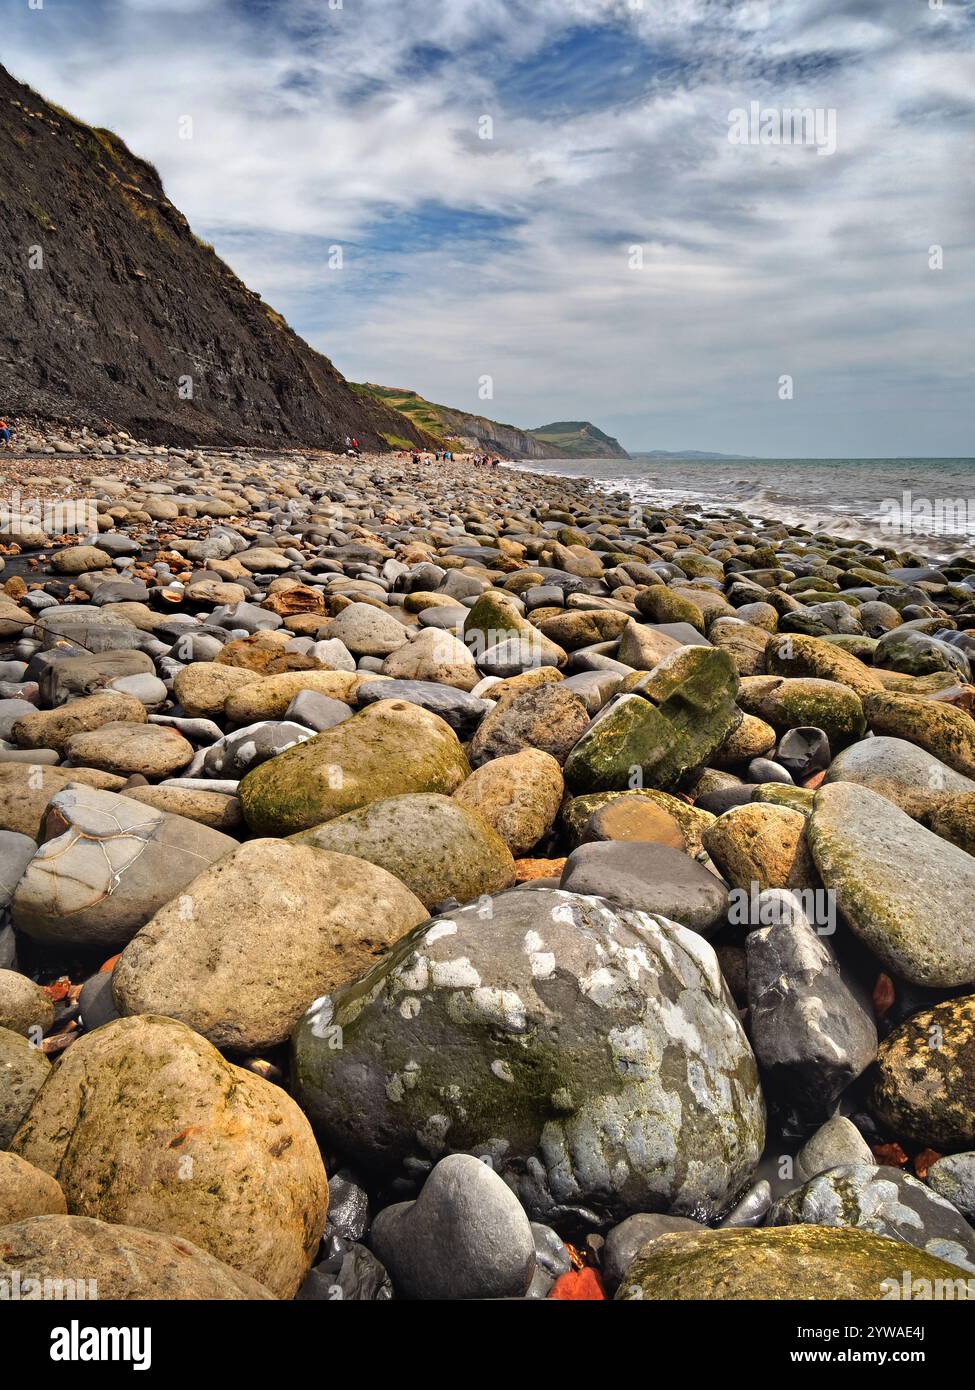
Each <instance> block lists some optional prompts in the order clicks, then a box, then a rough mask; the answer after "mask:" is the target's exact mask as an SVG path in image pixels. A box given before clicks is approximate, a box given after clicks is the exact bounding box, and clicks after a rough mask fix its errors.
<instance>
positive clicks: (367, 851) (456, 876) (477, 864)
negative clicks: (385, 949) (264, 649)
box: [293, 760, 554, 907]
mask: <svg viewBox="0 0 975 1390" xmlns="http://www.w3.org/2000/svg"><path fill="white" fill-rule="evenodd" d="M553 761H554V760H553ZM487 766H488V767H490V766H491V764H490V763H488V764H487ZM464 785H466V784H464ZM293 843H299V844H305V845H314V846H315V847H316V848H318V849H327V850H333V851H335V852H336V853H337V854H342V855H353V856H355V857H356V858H359V859H365V860H368V861H369V863H371V864H378V865H379V866H380V867H381V868H383V869H385V870H386V871H387V872H388V873H391V874H394V875H395V876H396V877H397V878H398V879H399V880H400V881H401V882H402V883H405V884H406V886H407V888H409V890H410V892H411V893H415V894H416V896H417V897H418V898H419V899H420V901H421V902H422V903H424V904H425V905H426V906H427V907H433V905H434V903H441V902H444V901H445V900H446V899H447V898H456V899H457V901H458V902H462V903H466V902H470V901H471V899H472V898H477V897H480V896H481V895H482V894H483V893H498V892H500V891H501V889H502V888H508V887H510V886H511V884H512V883H514V881H515V863H514V859H513V858H512V856H511V851H510V850H509V848H508V846H507V845H506V844H505V842H504V841H503V840H502V839H501V837H500V835H498V833H497V831H495V830H493V829H492V828H491V826H490V825H488V823H487V821H485V820H484V819H483V818H482V817H481V816H479V815H478V814H477V812H476V811H473V810H471V809H470V808H469V807H467V806H465V805H463V804H462V803H461V802H460V801H458V800H456V798H454V797H449V796H438V795H436V794H435V793H432V792H414V793H411V794H407V795H405V796H392V797H389V798H388V800H385V801H373V802H371V803H370V804H369V805H368V806H362V807H360V808H359V809H358V810H357V811H347V812H346V813H345V815H342V816H336V817H335V818H334V819H333V820H330V821H326V822H325V824H324V825H316V826H313V827H312V829H311V830H302V831H300V832H299V833H298V835H296V836H295V837H294V840H293Z"/></svg>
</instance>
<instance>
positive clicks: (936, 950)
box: [807, 782, 975, 988]
mask: <svg viewBox="0 0 975 1390" xmlns="http://www.w3.org/2000/svg"><path fill="white" fill-rule="evenodd" d="M807 834H808V841H809V846H810V849H811V850H812V854H813V858H814V859H815V861H816V867H817V868H818V870H819V873H820V876H821V878H822V881H823V883H824V885H825V886H826V888H827V889H830V890H831V891H832V892H833V893H834V894H835V897H836V905H837V907H838V908H839V911H840V912H841V913H842V914H843V916H844V917H845V919H846V921H847V922H848V923H849V925H850V927H851V928H852V929H853V931H854V932H855V933H856V935H857V936H858V937H860V939H861V940H862V941H863V942H864V943H865V944H866V945H867V946H868V947H869V948H870V950H872V951H873V953H874V954H875V955H876V956H877V957H878V959H879V960H881V961H882V962H883V964H884V965H885V966H886V967H887V968H888V969H889V970H892V971H893V972H894V973H895V974H897V975H900V976H901V978H902V979H905V980H908V981H910V982H911V983H912V984H917V985H931V986H934V987H941V988H948V987H951V986H954V985H965V984H969V983H971V982H973V981H975V919H973V917H972V911H971V905H972V903H973V902H975V859H973V858H972V856H971V855H970V854H965V853H964V851H963V850H960V849H957V848H956V847H955V846H954V845H952V844H949V843H948V842H947V840H942V839H941V838H940V837H939V836H937V835H935V834H933V833H932V832H931V831H930V830H926V829H925V828H924V827H923V826H921V825H918V823H917V821H915V820H912V819H911V817H910V816H908V815H906V814H905V812H903V811H901V810H900V809H899V808H898V807H897V806H895V805H894V804H893V802H891V801H888V800H887V799H886V797H883V796H880V795H878V793H877V792H873V791H868V790H867V788H865V787H858V786H855V785H853V784H852V783H849V782H833V783H831V784H830V785H829V786H824V787H822V788H821V789H820V791H819V792H818V793H817V795H816V803H815V809H814V810H813V814H812V817H811V818H810V821H809V826H808V831H807Z"/></svg>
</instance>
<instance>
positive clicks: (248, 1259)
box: [10, 1017, 328, 1298]
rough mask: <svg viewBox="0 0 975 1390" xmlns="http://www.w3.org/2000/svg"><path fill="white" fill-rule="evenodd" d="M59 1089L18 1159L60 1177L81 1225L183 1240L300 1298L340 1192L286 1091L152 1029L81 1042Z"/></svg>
mask: <svg viewBox="0 0 975 1390" xmlns="http://www.w3.org/2000/svg"><path fill="white" fill-rule="evenodd" d="M50 1080H51V1083H52V1084H50V1085H48V1086H45V1087H44V1089H43V1091H42V1093H41V1094H40V1095H39V1096H38V1097H37V1098H36V1100H35V1101H34V1104H33V1106H32V1107H31V1110H30V1113H29V1115H28V1116H27V1118H26V1119H25V1121H24V1123H23V1124H22V1125H21V1127H20V1129H19V1130H18V1131H17V1134H16V1136H15V1137H14V1140H13V1142H12V1143H11V1145H10V1148H11V1150H12V1151H13V1152H14V1153H16V1154H19V1155H20V1157H21V1158H24V1159H26V1160H27V1162H28V1163H33V1164H35V1166H36V1167H38V1168H42V1169H43V1170H44V1171H45V1172H47V1173H52V1174H54V1173H56V1174H57V1177H58V1181H59V1182H60V1184H61V1187H62V1189H63V1191H64V1195H65V1198H66V1200H67V1204H68V1211H69V1212H70V1213H71V1214H72V1215H73V1216H91V1217H94V1218H95V1219H96V1220H99V1221H109V1222H111V1223H112V1224H113V1226H133V1225H138V1226H139V1228H140V1229H143V1230H147V1231H157V1232H161V1233H163V1234H165V1235H169V1236H178V1237H181V1238H183V1239H184V1240H188V1241H192V1242H193V1243H194V1244H196V1245H199V1246H200V1247H201V1248H202V1249H203V1250H205V1251H208V1252H209V1253H210V1254H211V1255H213V1256H215V1257H216V1258H217V1259H219V1260H223V1261H224V1262H225V1263H226V1264H229V1265H230V1266H231V1268H233V1269H235V1270H238V1271H239V1272H241V1273H243V1274H247V1275H250V1276H251V1278H252V1279H259V1281H260V1282H261V1283H263V1284H265V1285H266V1286H267V1287H268V1288H269V1289H270V1290H271V1292H272V1293H275V1294H277V1295H278V1296H279V1297H281V1298H291V1297H292V1296H293V1295H294V1294H295V1293H296V1292H297V1290H298V1288H299V1287H300V1285H301V1282H302V1280H303V1279H304V1277H305V1274H306V1273H307V1271H308V1267H309V1265H310V1264H311V1260H312V1256H313V1255H314V1254H315V1252H316V1250H317V1249H318V1243H319V1240H320V1237H321V1232H322V1229H323V1227H324V1224H325V1213H326V1210H327V1207H328V1184H327V1182H326V1179H325V1169H324V1167H323V1166H322V1160H321V1155H320V1154H319V1151H318V1146H317V1145H316V1143H315V1140H314V1136H313V1135H312V1132H311V1130H310V1128H309V1126H308V1122H307V1121H306V1119H305V1117H304V1115H302V1113H301V1111H300V1110H299V1109H298V1107H297V1106H296V1105H295V1103H294V1101H293V1100H291V1098H290V1097H289V1096H288V1095H287V1094H286V1093H285V1092H284V1091H283V1090H282V1089H281V1088H280V1087H279V1086H274V1085H272V1084H271V1083H270V1082H269V1081H265V1080H263V1078H261V1077H259V1076H256V1075H255V1074H254V1073H253V1072H250V1071H244V1070H243V1069H242V1068H240V1067H235V1066H233V1065H232V1064H231V1063H230V1062H227V1061H225V1060H224V1058H223V1057H221V1056H220V1053H219V1052H218V1051H217V1050H216V1048H215V1047H212V1046H211V1045H210V1043H208V1042H207V1041H206V1039H205V1038H201V1037H200V1036H199V1034H198V1033H194V1032H193V1031H192V1030H191V1029H189V1028H187V1027H185V1025H184V1024H182V1023H177V1022H175V1021H174V1020H173V1019H168V1018H153V1017H141V1018H123V1019H119V1020H118V1022H116V1023H108V1024H106V1025H105V1027H104V1028H99V1029H98V1031H97V1032H95V1033H89V1034H86V1035H85V1036H84V1037H82V1038H79V1039H78V1041H77V1042H76V1043H73V1044H72V1046H71V1047H70V1048H69V1049H68V1050H67V1051H66V1052H64V1053H63V1054H62V1056H61V1059H60V1061H59V1063H58V1066H57V1069H56V1071H54V1072H53V1073H52V1075H51V1078H50ZM157 1292H158V1290H157Z"/></svg>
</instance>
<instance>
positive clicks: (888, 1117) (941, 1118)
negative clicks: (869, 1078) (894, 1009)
mask: <svg viewBox="0 0 975 1390" xmlns="http://www.w3.org/2000/svg"><path fill="white" fill-rule="evenodd" d="M870 1105H871V1109H872V1110H873V1112H874V1114H875V1115H876V1116H877V1117H878V1119H880V1120H881V1121H882V1123H884V1124H885V1125H889V1126H890V1127H891V1129H892V1130H893V1132H894V1133H895V1134H898V1135H904V1136H905V1137H906V1138H908V1139H911V1140H913V1141H914V1142H915V1143H917V1144H924V1145H926V1146H927V1147H930V1148H933V1149H937V1150H938V1151H939V1152H941V1153H944V1152H952V1151H954V1150H957V1149H970V1148H972V1147H975V995H971V994H969V995H965V996H963V997H962V998H959V999H945V1000H943V1001H942V1002H941V1003H940V1004H935V1005H934V1007H933V1008H930V1009H922V1010H921V1011H920V1012H919V1013H916V1014H912V1016H911V1017H910V1018H909V1019H907V1020H906V1021H905V1022H904V1023H901V1024H900V1025H899V1026H898V1027H897V1028H895V1029H894V1031H893V1032H892V1033H891V1034H890V1036H889V1037H888V1038H886V1039H885V1040H884V1041H883V1042H882V1043H881V1044H880V1050H879V1052H878V1054H877V1064H876V1068H875V1072H874V1086H873V1091H872V1093H871V1098H870Z"/></svg>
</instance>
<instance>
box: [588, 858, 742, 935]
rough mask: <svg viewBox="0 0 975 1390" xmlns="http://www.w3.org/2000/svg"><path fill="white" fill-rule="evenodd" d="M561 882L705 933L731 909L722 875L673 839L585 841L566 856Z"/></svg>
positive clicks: (718, 922) (712, 929)
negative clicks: (663, 841)
mask: <svg viewBox="0 0 975 1390" xmlns="http://www.w3.org/2000/svg"><path fill="white" fill-rule="evenodd" d="M561 886H562V887H563V888H564V889H566V891H567V892H570V893H592V894H594V895H595V896H596V897H600V898H608V899H609V900H610V901H611V902H614V903H618V904H619V905H620V906H621V907H632V908H636V909H638V910H639V911H640V912H653V913H657V914H659V915H660V916H661V917H667V918H669V919H670V920H671V921H672V922H680V923H681V924H682V925H683V926H685V927H690V928H691V929H692V930H693V931H696V932H700V933H701V934H702V935H705V936H706V935H707V934H708V933H709V932H711V931H714V929H715V928H716V927H717V926H718V925H719V924H720V923H721V922H723V921H724V919H725V916H726V914H727V911H728V889H727V887H726V886H725V884H724V883H723V882H722V881H721V879H719V878H717V877H716V876H715V875H714V874H713V873H711V871H710V870H709V869H706V868H705V867H704V865H703V864H699V863H698V862H697V860H695V859H691V857H690V856H689V855H687V854H685V853H684V852H683V850H679V849H674V848H673V847H672V846H671V845H658V844H653V843H650V842H644V841H629V840H606V841H594V842H593V843H591V844H585V845H580V846H579V848H578V849H574V850H573V851H572V853H571V854H570V855H569V857H568V859H567V860H566V862H565V868H564V869H563V870H562V882H561Z"/></svg>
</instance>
